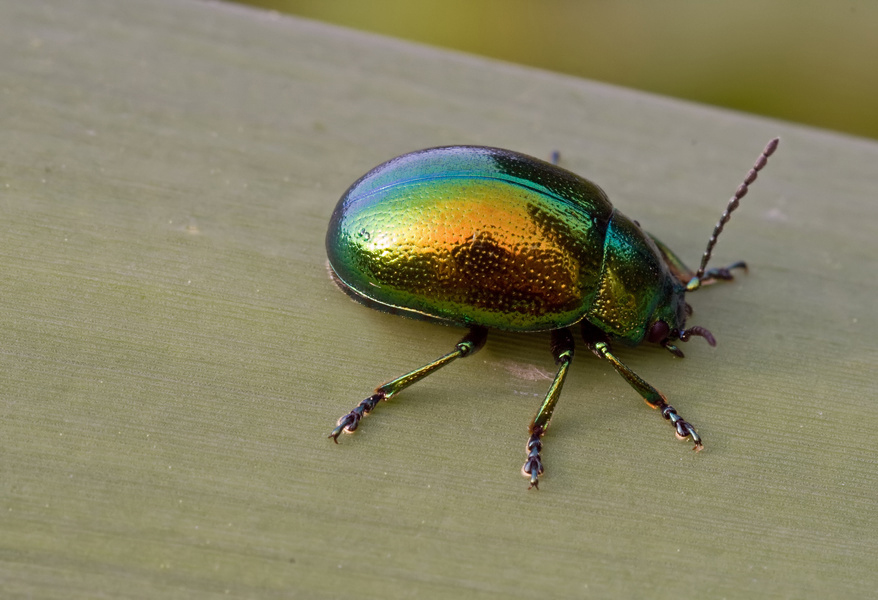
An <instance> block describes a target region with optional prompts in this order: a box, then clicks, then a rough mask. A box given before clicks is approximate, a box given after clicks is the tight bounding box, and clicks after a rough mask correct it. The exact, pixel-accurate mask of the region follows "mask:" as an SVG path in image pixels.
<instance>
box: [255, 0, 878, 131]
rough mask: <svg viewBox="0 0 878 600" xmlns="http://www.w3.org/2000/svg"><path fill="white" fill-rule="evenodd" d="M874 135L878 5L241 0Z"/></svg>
mask: <svg viewBox="0 0 878 600" xmlns="http://www.w3.org/2000/svg"><path fill="white" fill-rule="evenodd" d="M242 1H243V3H245V4H250V5H253V6H260V7H263V8H269V9H273V10H277V11H280V12H288V13H292V14H295V15H300V16H303V17H307V18H312V19H317V20H320V21H326V22H330V23H336V24H339V25H343V26H346V27H353V28H357V29H363V30H367V31H373V32H377V33H380V34H384V35H389V36H394V37H399V38H405V39H409V40H415V41H418V42H423V43H426V44H432V45H436V46H444V47H447V48H454V49H458V50H463V51H465V52H471V53H476V54H482V55H485V56H490V57H494V58H499V59H502V60H506V61H511V62H516V63H521V64H525V65H532V66H535V67H540V68H543V69H549V70H553V71H559V72H563V73H569V74H572V75H576V76H580V77H586V78H589V79H596V80H599V81H605V82H609V83H614V84H618V85H622V86H626V87H631V88H636V89H640V90H645V91H649V92H655V93H658V94H664V95H668V96H676V97H679V98H686V99H690V100H694V101H697V102H703V103H707V104H713V105H717V106H724V107H728V108H733V109H737V110H741V111H746V112H752V113H758V114H763V115H768V116H771V117H777V118H780V119H785V120H789V121H797V122H800V123H806V124H810V125H814V126H817V127H825V128H830V129H835V130H839V131H844V132H849V133H853V134H856V135H861V136H867V137H873V138H878V111H876V107H878V67H876V64H875V63H876V59H878V1H875V0H866V1H863V0H861V1H851V0H769V1H765V0H717V1H711V2H698V1H691V0H665V1H663V2H655V1H647V0H625V1H609V0H543V1H539V2H538V1H535V0H421V1H418V0H242Z"/></svg>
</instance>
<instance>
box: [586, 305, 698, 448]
mask: <svg viewBox="0 0 878 600" xmlns="http://www.w3.org/2000/svg"><path fill="white" fill-rule="evenodd" d="M582 337H583V339H584V340H585V343H586V345H587V346H588V348H589V350H591V351H592V352H594V354H595V355H596V356H597V357H598V358H603V359H604V360H607V361H608V362H609V363H610V364H611V365H612V366H613V368H614V369H616V372H617V373H619V375H621V376H622V377H623V378H624V379H625V381H627V382H628V384H629V385H630V386H631V387H633V388H634V389H635V390H637V393H638V394H640V395H641V396H642V397H643V399H644V400H646V403H647V404H649V406H651V407H652V408H656V409H659V410H660V411H661V415H662V417H664V418H665V419H666V420H668V421H670V422H671V425H673V426H674V430H675V432H676V435H677V438H678V439H681V440H685V439H686V438H690V439H691V440H692V442H693V443H694V444H695V447H694V448H693V450H695V451H696V452H698V451H700V450H702V449H703V448H704V444H703V443H702V442H701V436H699V435H698V433H696V431H695V428H694V427H692V425H690V424H689V423H688V422H687V421H686V420H684V419H683V417H681V416H680V415H679V414H677V409H675V408H674V407H673V406H671V405H670V404H668V399H667V398H665V396H664V394H662V393H661V392H660V391H658V390H657V389H655V388H654V387H652V386H651V385H649V384H648V383H647V382H646V381H644V380H643V379H641V377H640V376H639V375H638V374H637V373H635V372H634V371H632V370H631V369H630V368H628V366H627V365H626V364H625V363H623V362H622V361H621V360H619V359H618V358H617V357H616V355H615V354H613V351H612V349H611V348H610V344H609V342H608V341H607V340H606V338H605V336H604V335H603V333H601V332H600V331H598V330H596V329H595V328H594V326H593V325H591V324H587V323H583V325H582Z"/></svg>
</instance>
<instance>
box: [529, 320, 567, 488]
mask: <svg viewBox="0 0 878 600" xmlns="http://www.w3.org/2000/svg"><path fill="white" fill-rule="evenodd" d="M573 350H574V344H573V335H572V334H571V333H570V330H569V329H557V330H555V331H552V356H553V357H554V358H555V364H557V365H558V373H557V374H556V375H555V379H554V381H552V385H551V386H550V387H549V391H548V392H547V393H546V398H545V400H543V404H542V405H541V406H540V409H539V410H538V411H537V414H536V415H535V416H534V418H533V421H531V424H530V427H529V428H528V431H529V432H530V437H529V438H528V440H527V445H526V446H525V450H526V452H527V460H526V461H525V463H524V466H523V467H521V474H522V475H524V476H525V477H527V478H528V479H530V486H529V487H528V489H530V488H537V489H539V487H540V480H539V477H540V475H542V474H543V470H544V469H543V461H542V457H541V456H540V452H541V451H542V449H543V441H542V437H543V435H544V434H545V433H546V429H547V428H548V427H549V421H550V420H551V418H552V413H553V412H554V411H555V406H556V405H557V404H558V398H559V397H560V396H561V388H562V387H563V386H564V379H565V378H566V377H567V371H568V369H569V368H570V363H571V362H573Z"/></svg>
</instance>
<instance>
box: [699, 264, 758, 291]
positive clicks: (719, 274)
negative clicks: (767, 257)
mask: <svg viewBox="0 0 878 600" xmlns="http://www.w3.org/2000/svg"><path fill="white" fill-rule="evenodd" d="M732 269H744V272H745V273H746V272H747V263H745V262H744V261H738V262H736V263H734V264H731V265H729V266H728V267H717V268H715V269H708V270H707V271H705V272H704V276H703V277H702V278H701V285H708V284H711V283H714V282H716V281H731V280H732V279H734V278H735V276H734V275H733V274H732Z"/></svg>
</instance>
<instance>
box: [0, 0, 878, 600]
mask: <svg viewBox="0 0 878 600" xmlns="http://www.w3.org/2000/svg"><path fill="white" fill-rule="evenodd" d="M0 67H2V70H0V72H2V73H3V80H2V83H0V98H2V108H3V110H2V111H0V121H2V128H0V131H2V136H0V211H2V212H0V214H2V216H3V219H2V229H0V236H2V237H0V239H2V244H0V269H2V279H0V331H2V332H3V336H2V343H0V374H2V376H0V581H2V582H3V583H2V585H3V590H4V597H10V598H16V597H33V598H95V597H108V598H110V597H112V598H154V597H164V598H210V597H242V598H244V597H252V598H288V597H293V598H317V599H319V598H382V599H392V598H413V597H422V598H462V597H465V598H523V597H533V596H534V594H535V593H538V594H539V595H540V596H541V597H545V598H581V597H602V598H611V597H619V598H623V597H650V598H672V597H673V598H678V597H680V596H682V595H698V596H700V597H704V598H753V597H760V598H790V597H804V596H808V597H814V598H817V597H840V596H844V597H846V598H866V597H869V596H870V595H872V594H873V593H874V590H875V589H878V575H876V571H875V557H876V555H878V494H876V476H878V445H876V443H875V431H876V430H878V402H876V395H878V394H876V391H878V389H876V387H878V386H876V383H875V370H876V365H878V350H876V342H875V340H876V337H878V317H876V311H875V298H876V297H878V269H876V256H878V235H876V233H878V226H876V223H878V202H876V201H875V197H876V193H878V170H876V168H875V165H876V164H878V145H876V144H875V143H873V142H868V141H864V140H860V139H856V138H850V137H844V136H840V135H835V134H831V133H826V132H822V131H817V130H812V129H806V128H802V127H798V126H795V125H791V124H786V123H779V122H774V121H770V120H766V119H760V118H757V117H753V116H747V115H741V114H734V113H729V112H721V111H717V110H712V109H708V108H705V107H701V106H697V105H692V104H685V103H681V102H676V101H672V100H668V99H665V98H658V97H653V96H648V95H644V94H640V93H633V92H630V91H627V90H623V89H618V88H613V87H609V86H605V85H599V84H596V83H592V82H588V81H582V80H577V79H573V78H568V77H562V76H559V75H554V74H548V73H544V72H540V71H535V70H530V69H525V68H520V67H516V66H511V65H507V64H502V63H496V62H491V61H487V60H482V59H477V58H473V57H470V56H464V55H459V54H453V53H449V52H440V51H437V50H434V49H429V48H424V47H419V46H416V45H411V44H407V43H402V42H397V41H392V40H387V39H383V38H380V37H375V36H368V35H363V34H358V33H354V32H350V31H346V30H341V29H337V28H332V27H327V26H323V25H318V24H314V23H311V22H307V21H300V20H296V19H292V18H287V17H278V16H275V15H272V14H269V13H264V12H257V11H252V10H245V9H241V8H238V7H235V6H232V5H226V4H215V3H200V2H178V1H177V2H175V1H171V0H159V1H155V0H153V1H145V0H142V1H139V0H137V1H135V0H132V1H129V2H125V3H116V2H110V1H109V0H106V1H104V0H65V1H61V0H53V1H48V2H40V3H23V2H21V3H15V2H8V3H3V4H0ZM775 135H780V136H781V138H782V140H783V141H782V143H781V148H780V150H779V151H778V153H777V155H776V156H775V157H774V158H773V159H772V161H771V164H770V165H769V167H768V169H767V170H766V171H765V172H764V175H762V176H760V178H759V181H758V182H757V183H756V184H755V186H754V188H753V190H752V192H751V194H750V195H748V197H747V198H746V199H745V201H744V203H743V206H742V208H741V210H740V211H739V212H738V213H736V214H735V216H734V218H733V219H732V222H731V223H730V224H729V226H728V227H727V228H726V232H725V233H724V234H723V237H722V238H721V239H720V242H719V244H718V246H717V249H716V252H715V258H716V261H717V264H721V263H727V262H731V261H733V260H737V259H745V260H747V261H748V262H749V264H750V266H751V270H750V273H749V274H748V275H745V276H742V277H740V278H739V279H738V280H736V281H735V282H734V283H732V284H729V285H722V286H720V285H717V286H711V287H710V288H707V289H704V290H702V291H699V292H698V293H697V295H694V296H693V299H692V304H693V305H694V307H695V311H696V314H695V318H694V320H693V323H697V324H701V325H704V326H706V327H708V328H710V329H711V331H713V333H714V334H715V335H716V336H717V339H718V340H719V346H718V347H717V348H716V349H710V348H709V347H708V346H707V345H706V344H704V343H698V342H697V341H696V342H693V343H691V344H689V345H688V346H686V350H687V358H686V359H685V360H682V361H681V360H673V359H672V358H671V357H670V356H668V354H667V353H666V352H664V351H661V350H657V349H635V350H625V351H623V352H622V353H621V354H622V356H623V357H624V359H625V360H626V361H627V362H628V363H629V364H630V365H631V366H632V367H633V368H635V369H636V370H637V371H638V372H639V373H640V374H641V375H642V376H643V377H644V378H645V379H647V380H648V381H650V382H652V383H653V384H654V385H656V386H657V387H658V388H659V389H661V390H662V391H663V392H664V393H665V394H666V395H667V396H668V397H669V399H670V401H671V402H672V403H673V404H674V406H676V407H677V408H678V409H679V410H680V412H681V414H683V415H684V416H685V417H686V418H687V419H688V420H690V421H691V422H693V423H694V424H695V425H696V427H698V430H699V432H700V433H701V434H702V435H703V437H704V439H705V445H706V450H705V451H704V452H702V453H701V454H700V455H697V456H696V455H695V454H694V453H692V452H691V450H690V449H689V446H688V444H680V443H677V442H676V441H675V440H674V439H673V435H672V433H671V430H670V427H668V425H667V424H666V423H664V422H662V420H661V419H660V418H659V416H658V415H657V414H655V413H654V412H653V411H650V410H648V409H647V408H646V407H645V406H644V405H643V403H642V402H641V401H640V400H639V399H638V398H637V397H636V395H635V394H634V393H633V392H632V391H631V390H630V388H628V387H627V386H626V384H625V383H624V382H623V381H621V379H619V378H618V377H617V376H616V375H615V374H614V373H612V372H611V371H610V369H609V368H608V367H607V366H606V365H603V364H600V363H599V362H598V361H596V360H594V359H593V358H592V357H590V356H587V355H586V353H585V352H584V351H583V350H580V353H579V355H578V357H577V360H576V361H575V362H574V365H573V368H572V371H571V374H570V377H569V378H568V382H567V386H566V390H565V393H564V396H563V398H562V400H561V403H560V405H559V409H558V411H557V413H556V415H555V420H554V422H553V426H552V429H551V430H550V432H549V433H548V434H547V436H546V438H545V450H544V454H543V456H544V459H545V461H546V464H547V473H546V476H545V478H544V481H543V483H542V489H541V490H540V491H539V492H533V491H531V492H528V491H527V490H526V487H527V486H526V482H525V480H524V479H523V478H521V476H520V475H519V474H518V469H519V468H520V466H521V463H522V461H523V459H524V448H523V446H524V442H525V437H526V425H527V423H528V421H529V419H530V418H531V416H532V414H533V412H534V411H535V410H536V408H537V406H538V404H539V402H540V399H541V397H542V395H543V394H544V392H545V390H546V388H547V386H548V384H549V381H548V379H547V376H546V373H548V372H549V371H550V370H551V369H552V365H551V358H550V356H549V354H548V351H547V346H548V337H547V336H541V335H534V336H516V335H511V334H497V335H493V336H492V337H491V338H490V339H489V341H488V345H487V347H486V348H485V349H484V350H483V351H482V352H481V353H479V354H478V355H476V356H475V357H473V358H469V359H467V360H464V361H459V363H457V364H455V365H453V366H451V367H448V368H447V369H445V372H440V373H438V374H436V375H434V376H432V377H430V378H429V379H427V380H426V381H424V382H423V383H419V384H418V385H417V386H415V387H413V388H411V389H410V390H406V391H405V392H404V393H403V394H400V396H399V398H398V399H395V400H394V402H393V403H392V404H385V405H382V406H379V407H378V410H377V411H376V412H375V413H374V414H373V415H372V416H370V417H369V419H367V421H366V422H365V425H364V428H363V431H362V432H361V433H359V434H358V435H356V436H353V437H347V436H346V437H345V438H344V439H342V440H341V441H342V443H341V444H340V445H339V446H334V445H333V444H332V443H331V442H330V441H328V440H327V439H325V436H326V435H327V434H328V432H329V430H330V429H331V428H332V426H333V424H334V422H335V420H336V418H337V417H338V416H340V415H341V414H342V413H344V412H346V411H348V410H350V408H352V407H353V405H354V404H355V403H356V402H358V401H359V400H361V399H362V398H363V397H365V396H366V395H367V394H368V393H369V392H370V390H371V389H372V388H373V387H374V386H375V385H377V384H379V383H381V382H383V381H385V380H387V379H389V378H391V377H393V376H396V375H399V374H401V373H403V372H405V371H407V370H409V369H411V368H413V367H415V366H418V365H419V364H422V363H424V362H426V361H428V360H432V359H433V358H435V357H437V356H438V355H440V354H442V353H444V352H446V351H448V350H449V349H450V348H451V345H452V344H453V343H454V341H456V339H457V337H458V336H459V335H460V332H459V331H456V330H453V329H450V328H443V327H438V326H433V325H429V324H425V323H418V322H414V321H406V320H402V319H398V318H395V317H393V316H390V315H384V314H380V313H376V312H373V311H369V310H368V309H366V308H363V307H361V306H358V305H355V304H354V303H352V302H350V301H349V300H348V299H347V298H346V297H345V296H344V295H343V294H341V293H339V292H338V291H337V290H336V289H334V286H333V285H332V284H331V282H330V281H329V279H328V277H327V275H326V266H325V254H324V249H323V236H324V232H325V227H326V223H327V220H328V217H329V215H330V213H331V211H332V208H333V206H334V205H335V202H336V200H337V198H338V197H339V196H340V195H341V194H342V193H343V192H344V190H345V189H346V187H347V186H348V185H349V184H350V183H351V182H352V181H354V180H355V179H356V178H357V177H359V176H360V175H361V174H362V173H364V172H365V171H367V170H368V169H369V168H371V167H372V166H374V165H376V164H378V163H380V162H382V161H384V160H386V159H388V158H390V157H392V156H395V155H397V154H400V153H403V152H406V151H410V150H414V149H417V148H421V147H427V146H436V145H444V144H457V143H460V144H482V145H495V146H501V147H506V148H511V149H514V150H517V151H521V152H526V153H529V154H532V155H535V156H548V155H549V153H550V152H551V151H552V150H556V149H557V150H560V151H561V152H562V165H563V166H565V167H567V168H569V169H571V170H573V171H576V172H577V173H580V174H582V175H584V176H586V177H589V178H591V179H593V180H595V181H597V182H599V183H600V185H601V186H602V187H604V189H605V190H606V191H607V192H608V194H609V195H610V197H611V198H612V199H613V201H614V203H615V204H616V206H618V207H619V208H621V210H623V211H624V212H625V213H626V214H628V215H629V216H631V217H633V218H637V219H638V220H639V221H640V222H641V223H643V224H644V226H645V227H646V228H647V229H649V230H650V231H651V232H653V233H654V234H656V235H657V236H659V237H660V238H661V239H662V240H663V241H665V242H666V243H667V244H668V245H669V246H671V247H672V248H674V249H675V250H677V251H679V252H680V254H681V255H682V256H684V257H687V258H689V260H690V261H691V262H692V263H695V262H697V259H698V257H699V256H700V253H701V251H702V250H703V246H704V243H705V242H706V240H707V237H708V235H709V233H710V228H711V227H712V225H713V223H714V222H715V220H716V218H717V216H718V215H719V213H720V211H721V210H722V207H723V205H724V203H725V201H726V199H727V198H728V196H729V195H730V194H731V193H732V191H733V190H734V189H735V187H736V186H737V185H738V182H739V181H740V179H741V178H742V177H743V175H744V173H746V171H747V169H748V168H749V166H750V164H751V163H752V161H753V159H755V157H756V156H757V154H758V152H759V150H760V149H761V148H762V146H763V145H764V143H765V142H766V141H767V140H768V139H769V138H771V137H773V136H775Z"/></svg>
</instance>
